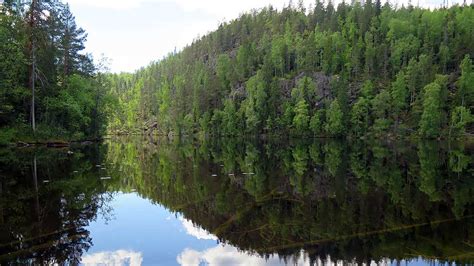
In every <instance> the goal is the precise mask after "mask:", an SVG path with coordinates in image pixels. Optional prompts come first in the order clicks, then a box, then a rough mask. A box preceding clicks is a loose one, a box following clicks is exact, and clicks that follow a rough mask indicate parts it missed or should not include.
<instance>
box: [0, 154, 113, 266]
mask: <svg viewBox="0 0 474 266" xmlns="http://www.w3.org/2000/svg"><path fill="white" fill-rule="evenodd" d="M0 153H1V154H0V169H1V170H0V262H5V263H7V262H8V263H14V264H53V263H59V264H62V263H67V264H77V263H79V262H80V258H81V256H82V254H83V252H84V251H87V249H88V248H89V247H90V246H91V245H92V239H91V238H90V236H89V232H88V231H87V230H86V229H85V227H86V226H87V225H88V224H89V222H90V221H91V220H94V219H95V218H96V216H97V212H98V210H100V209H102V210H107V209H106V208H103V207H104V204H106V203H107V202H108V200H109V196H108V194H107V193H104V191H105V187H104V186H103V185H102V184H101V182H100V178H99V173H98V171H100V169H99V168H97V167H95V165H96V164H97V163H98V162H99V158H98V153H100V152H99V151H98V150H97V149H96V148H88V149H85V150H84V152H83V153H82V152H76V153H75V154H73V155H72V154H69V155H68V154H67V153H66V152H65V151H61V150H46V149H37V150H30V149H26V150H8V149H6V150H1V151H0Z"/></svg>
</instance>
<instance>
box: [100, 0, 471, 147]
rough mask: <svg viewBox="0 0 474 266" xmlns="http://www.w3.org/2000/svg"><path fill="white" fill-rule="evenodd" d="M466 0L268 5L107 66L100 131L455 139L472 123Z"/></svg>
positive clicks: (462, 134)
mask: <svg viewBox="0 0 474 266" xmlns="http://www.w3.org/2000/svg"><path fill="white" fill-rule="evenodd" d="M473 43H474V6H473V5H470V6H469V5H462V6H460V5H453V6H451V7H442V8H438V9H434V10H430V9H426V8H421V7H415V6H413V5H411V4H409V5H408V6H397V5H391V4H389V3H384V4H382V3H381V2H380V1H376V2H375V3H374V2H372V1H370V0H369V1H366V2H365V3H364V4H363V5H362V4H361V3H359V2H355V3H353V4H346V3H345V2H342V3H340V4H339V5H337V6H333V4H332V2H331V1H329V2H326V3H325V2H321V1H319V0H317V1H316V2H315V4H314V5H313V7H311V8H306V7H305V6H304V5H303V4H302V2H301V1H300V2H299V4H296V5H294V4H291V2H290V4H289V5H288V6H287V7H285V8H283V9H282V10H277V9H275V8H273V7H271V6H269V7H267V8H264V9H261V10H253V11H251V12H248V13H244V14H242V15H241V16H240V17H239V18H237V19H235V20H232V21H229V22H225V23H222V24H221V25H219V27H218V29H217V30H216V31H214V32H211V33H208V34H207V35H205V36H203V37H199V38H197V39H196V40H195V41H194V42H193V43H192V44H190V45H189V46H187V47H185V48H184V49H183V50H182V51H180V52H174V53H170V54H169V55H168V56H166V57H165V58H163V59H162V60H158V61H156V62H153V63H151V64H150V65H149V66H147V67H144V68H142V69H140V70H138V71H137V72H136V73H133V74H131V73H122V74H113V75H110V76H109V78H110V79H109V82H110V93H111V95H114V99H116V101H117V102H116V104H117V105H116V106H115V108H113V112H112V113H110V114H109V127H108V129H109V132H112V133H115V134H130V133H135V134H137V133H138V134H141V133H143V132H148V133H150V134H162V135H174V136H184V135H195V134H199V135H201V136H209V135H212V136H235V135H239V136H240V135H290V136H299V137H312V136H316V137H355V138H365V137H386V136H391V137H416V138H456V137H462V136H469V135H471V136H472V134H473V133H474V127H473V121H474V120H473V107H474V73H473V63H472V58H473V56H474V46H473V45H472V44H473Z"/></svg>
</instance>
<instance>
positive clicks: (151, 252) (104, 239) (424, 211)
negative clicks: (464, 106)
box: [0, 138, 474, 265]
mask: <svg viewBox="0 0 474 266" xmlns="http://www.w3.org/2000/svg"><path fill="white" fill-rule="evenodd" d="M0 263H1V264H2V265H3V264H54V263H59V264H61V263H65V264H73V265H74V264H78V263H81V264H84V265H285V264H288V265H293V264H297V265H310V264H332V263H371V264H384V265H387V264H389V265H396V264H399V263H401V264H410V265H425V264H433V263H434V264H443V263H455V264H472V263H474V147H473V146H472V145H467V144H463V143H444V142H418V143H413V142H412V143H409V142H394V143H385V142H348V141H335V140H333V141H328V140H311V141H288V140H268V139H267V140H242V139H216V140H208V141H204V142H203V141H184V140H183V141H172V142H170V141H166V140H162V139H138V138H137V139H111V140H108V141H106V142H104V143H102V144H100V145H99V144H94V145H78V146H74V147H71V148H70V149H46V148H37V149H30V148H28V149H0Z"/></svg>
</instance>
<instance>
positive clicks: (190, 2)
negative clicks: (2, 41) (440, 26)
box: [0, 0, 462, 72]
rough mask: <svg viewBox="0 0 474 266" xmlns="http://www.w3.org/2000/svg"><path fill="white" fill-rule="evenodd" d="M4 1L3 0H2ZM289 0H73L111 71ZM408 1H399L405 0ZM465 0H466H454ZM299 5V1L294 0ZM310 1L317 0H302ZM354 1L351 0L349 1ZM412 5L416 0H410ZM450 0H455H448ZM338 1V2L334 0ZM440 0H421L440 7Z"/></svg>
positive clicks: (92, 45)
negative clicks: (243, 15) (261, 9)
mask: <svg viewBox="0 0 474 266" xmlns="http://www.w3.org/2000/svg"><path fill="white" fill-rule="evenodd" d="M0 1H1V0H0ZM288 1H289V0H231V1H227V0H69V1H67V2H69V4H70V7H71V10H72V12H73V14H74V15H75V16H76V21H77V24H78V25H79V26H80V27H82V28H83V29H85V30H86V32H87V33H88V41H87V43H86V47H87V48H86V52H89V53H92V54H93V56H94V58H95V59H99V58H101V57H102V56H105V57H106V58H108V59H109V60H110V63H109V64H110V65H109V67H110V70H111V71H112V72H133V71H135V70H137V69H139V68H141V67H144V66H147V65H148V64H149V63H150V62H152V61H156V60H160V59H162V58H163V57H164V56H166V55H167V54H169V53H170V52H173V51H174V50H175V49H176V50H177V51H179V50H180V49H182V48H183V47H185V46H186V45H188V44H190V43H192V41H193V40H194V39H196V38H197V37H198V36H203V35H205V34H206V33H208V32H211V31H213V30H215V29H217V27H218V25H219V23H221V22H223V21H230V20H232V19H235V18H237V17H238V16H239V14H241V13H243V12H246V11H249V10H251V9H259V8H262V7H265V6H268V5H270V4H271V5H272V6H274V7H275V8H278V9H281V8H282V7H284V6H285V5H287V4H288ZM391 1H392V2H393V0H391ZM406 1H407V0H398V3H399V4H401V3H404V2H406ZM452 1H458V2H462V0H452ZM293 2H294V3H295V4H296V3H297V2H298V0H293ZM304 2H305V4H306V5H307V6H309V5H310V4H311V3H314V2H315V0H304ZM346 2H350V1H346ZM412 2H413V3H414V4H415V3H417V2H418V0H414V1H412ZM450 2H451V1H450ZM336 3H337V1H336ZM441 3H442V0H419V4H420V6H426V7H436V6H439V5H440V4H441Z"/></svg>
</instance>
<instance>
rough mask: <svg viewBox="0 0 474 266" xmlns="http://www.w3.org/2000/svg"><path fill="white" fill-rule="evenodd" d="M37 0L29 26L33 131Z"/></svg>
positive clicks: (33, 121) (34, 120) (34, 1)
mask: <svg viewBox="0 0 474 266" xmlns="http://www.w3.org/2000/svg"><path fill="white" fill-rule="evenodd" d="M36 1H37V0H32V1H31V7H30V18H29V22H28V24H29V27H30V47H29V49H30V55H31V67H30V88H31V110H30V114H31V127H32V128H33V132H34V131H36V116H35V85H36V84H35V81H36V51H35V50H36V43H35V36H34V30H35V15H34V13H35V12H36Z"/></svg>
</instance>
